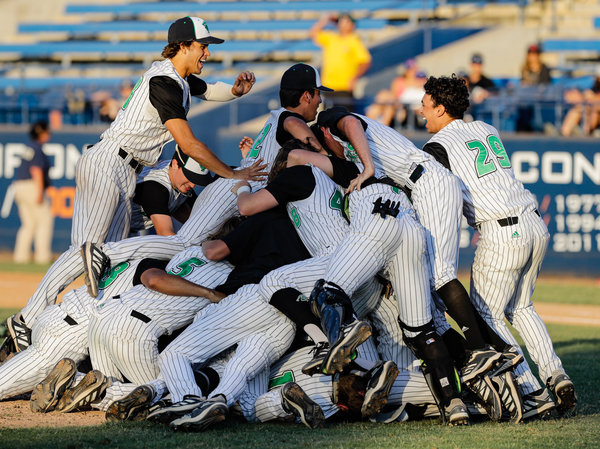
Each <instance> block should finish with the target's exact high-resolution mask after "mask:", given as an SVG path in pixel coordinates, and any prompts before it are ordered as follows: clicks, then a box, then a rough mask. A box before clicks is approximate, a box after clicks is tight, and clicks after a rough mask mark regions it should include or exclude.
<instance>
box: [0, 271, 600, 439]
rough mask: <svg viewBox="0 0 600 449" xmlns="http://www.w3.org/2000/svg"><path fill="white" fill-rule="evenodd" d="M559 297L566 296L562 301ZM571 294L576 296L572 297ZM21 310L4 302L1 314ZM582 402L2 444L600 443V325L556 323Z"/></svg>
mask: <svg viewBox="0 0 600 449" xmlns="http://www.w3.org/2000/svg"><path fill="white" fill-rule="evenodd" d="M536 298H537V300H538V301H544V300H545V298H549V300H552V299H556V300H557V301H556V302H570V303H579V304H594V303H595V304H600V288H598V287H597V286H595V285H593V284H591V283H589V282H588V283H587V284H586V285H577V282H573V283H569V284H567V285H557V283H555V282H553V281H552V282H548V283H547V285H546V282H544V281H542V282H540V285H539V287H538V290H537V291H536ZM558 298H561V300H560V301H558ZM566 298H569V301H567V300H566ZM13 312H14V310H9V309H0V319H1V318H3V317H6V316H8V315H9V314H10V313H13ZM548 330H549V331H550V335H551V336H552V339H553V341H554V344H555V348H556V352H557V353H558V355H559V356H560V357H561V359H562V361H563V364H564V366H565V369H566V370H567V372H568V373H569V375H570V376H571V378H572V379H573V381H574V382H575V385H576V389H577V394H578V397H579V404H578V406H577V409H576V414H575V415H574V416H572V417H569V418H556V417H555V418H554V419H550V420H546V421H534V422H530V423H526V424H517V425H513V424H507V423H502V424H492V423H487V422H482V423H475V424H474V425H472V426H470V427H468V428H448V427H444V426H441V425H440V424H439V423H438V422H437V421H422V422H410V423H397V424H386V425H384V424H372V423H351V424H347V423H336V424H328V425H327V426H326V428H325V429H320V430H315V431H311V430H309V429H307V428H305V427H303V426H300V425H295V424H294V425H292V424H285V425H284V424H260V425H257V424H247V423H242V422H240V421H235V420H233V419H232V420H230V421H229V422H227V423H225V424H223V425H219V426H217V427H215V428H213V429H211V430H208V431H206V432H203V433H197V434H180V433H173V432H171V431H169V430H168V428H166V427H161V426H155V425H151V424H148V423H122V424H103V425H100V426H90V427H70V428H35V429H31V428H29V429H3V428H0V448H7V449H8V448H11V449H12V448H14V449H17V448H34V447H35V448H48V449H53V448H68V449H80V448H81V449H84V448H102V449H106V448H134V449H137V448H140V449H141V448H166V447H168V448H211V449H217V448H243V449H251V448H315V449H316V448H319V449H322V448H400V447H401V448H461V449H465V448H524V447H526V448H528V449H529V448H546V447H548V448H550V447H551V448H591V447H600V388H599V381H600V363H599V361H600V328H598V327H583V326H581V327H577V326H565V325H554V324H550V325H548Z"/></svg>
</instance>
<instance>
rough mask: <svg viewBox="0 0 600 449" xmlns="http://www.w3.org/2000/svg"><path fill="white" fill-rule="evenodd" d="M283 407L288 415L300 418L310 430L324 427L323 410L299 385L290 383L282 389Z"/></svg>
mask: <svg viewBox="0 0 600 449" xmlns="http://www.w3.org/2000/svg"><path fill="white" fill-rule="evenodd" d="M281 405H282V406H283V409H284V410H285V411H286V412H287V413H290V414H294V415H295V416H297V417H298V418H300V421H302V422H303V423H304V424H306V425H307V426H308V427H309V428H310V429H316V428H317V427H323V423H324V422H325V415H323V410H321V407H320V406H319V404H317V403H316V402H315V401H313V400H312V399H311V398H310V397H309V396H308V395H307V394H306V393H305V392H304V390H303V389H302V388H300V385H298V384H297V383H295V382H288V383H286V384H285V385H284V386H283V387H281Z"/></svg>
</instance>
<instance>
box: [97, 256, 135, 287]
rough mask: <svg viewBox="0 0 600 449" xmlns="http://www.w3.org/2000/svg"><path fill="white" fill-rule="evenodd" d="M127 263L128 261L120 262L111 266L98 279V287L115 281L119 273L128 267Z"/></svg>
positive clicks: (106, 285)
mask: <svg viewBox="0 0 600 449" xmlns="http://www.w3.org/2000/svg"><path fill="white" fill-rule="evenodd" d="M129 265H130V263H129V262H121V263H120V264H119V265H116V266H114V267H112V268H111V269H110V271H109V272H108V273H106V274H105V275H104V276H102V277H101V278H100V280H99V281H98V288H99V289H104V288H106V287H108V286H109V285H110V284H112V283H113V282H115V280H116V279H117V278H118V277H119V275H120V274H121V273H123V272H124V271H125V270H126V269H127V268H129Z"/></svg>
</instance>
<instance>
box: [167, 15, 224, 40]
mask: <svg viewBox="0 0 600 449" xmlns="http://www.w3.org/2000/svg"><path fill="white" fill-rule="evenodd" d="M168 41H169V44H172V43H176V42H187V41H196V42H199V43H201V44H222V43H223V42H225V41H224V40H223V39H219V38H218V37H214V36H211V35H210V31H209V30H208V25H206V21H205V20H204V19H201V18H200V17H182V18H181V19H177V20H176V21H175V22H173V23H172V24H171V26H170V27H169V33H168Z"/></svg>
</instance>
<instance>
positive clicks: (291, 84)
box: [280, 63, 333, 92]
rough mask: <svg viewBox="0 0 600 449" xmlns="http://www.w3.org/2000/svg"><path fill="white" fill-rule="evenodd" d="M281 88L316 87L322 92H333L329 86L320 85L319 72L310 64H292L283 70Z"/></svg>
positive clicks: (309, 88)
mask: <svg viewBox="0 0 600 449" xmlns="http://www.w3.org/2000/svg"><path fill="white" fill-rule="evenodd" d="M280 88H281V89H291V90H311V89H318V90H320V91H323V92H333V89H330V88H329V87H324V86H321V77H320V76H319V72H318V71H317V69H315V68H314V67H313V66H312V65H308V64H303V63H299V64H294V65H293V66H291V67H290V68H289V69H287V70H286V71H285V73H284V74H283V76H282V77H281V85H280Z"/></svg>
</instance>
